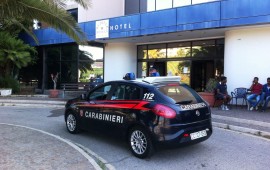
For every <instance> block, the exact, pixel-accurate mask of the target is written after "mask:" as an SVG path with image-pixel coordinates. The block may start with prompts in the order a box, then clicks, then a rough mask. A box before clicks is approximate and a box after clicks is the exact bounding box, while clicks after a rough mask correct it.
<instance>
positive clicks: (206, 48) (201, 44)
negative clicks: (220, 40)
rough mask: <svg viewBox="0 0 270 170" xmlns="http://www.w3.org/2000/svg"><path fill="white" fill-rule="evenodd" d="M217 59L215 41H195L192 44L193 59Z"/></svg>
mask: <svg viewBox="0 0 270 170" xmlns="http://www.w3.org/2000/svg"><path fill="white" fill-rule="evenodd" d="M204 56H207V57H215V56H216V45H215V40H206V41H195V42H193V43H192V57H204Z"/></svg>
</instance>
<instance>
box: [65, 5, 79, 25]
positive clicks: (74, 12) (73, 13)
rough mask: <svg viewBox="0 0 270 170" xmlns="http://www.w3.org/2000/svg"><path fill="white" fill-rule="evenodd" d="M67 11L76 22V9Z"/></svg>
mask: <svg viewBox="0 0 270 170" xmlns="http://www.w3.org/2000/svg"><path fill="white" fill-rule="evenodd" d="M67 11H68V12H69V13H70V14H71V15H72V17H73V18H74V19H75V21H76V22H78V8H76V9H69V10H67Z"/></svg>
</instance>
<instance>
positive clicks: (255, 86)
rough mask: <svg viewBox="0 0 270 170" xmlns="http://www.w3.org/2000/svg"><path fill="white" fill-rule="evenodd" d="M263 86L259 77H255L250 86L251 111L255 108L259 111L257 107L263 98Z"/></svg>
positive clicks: (249, 101)
mask: <svg viewBox="0 0 270 170" xmlns="http://www.w3.org/2000/svg"><path fill="white" fill-rule="evenodd" d="M262 87H263V86H262V84H261V83H259V78H258V77H254V79H253V82H252V85H251V86H250V88H249V89H250V91H251V94H250V95H249V96H248V97H247V101H248V103H249V104H250V106H251V107H250V110H253V109H254V108H256V110H258V107H257V105H258V104H259V103H260V101H261V100H260V96H261V92H262ZM254 99H256V102H255V101H254Z"/></svg>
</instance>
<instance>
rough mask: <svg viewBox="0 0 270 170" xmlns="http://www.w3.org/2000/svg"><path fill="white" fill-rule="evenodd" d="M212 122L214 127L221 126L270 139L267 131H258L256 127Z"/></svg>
mask: <svg viewBox="0 0 270 170" xmlns="http://www.w3.org/2000/svg"><path fill="white" fill-rule="evenodd" d="M212 124H213V126H214V127H218V128H222V129H229V130H232V131H236V132H242V133H247V134H252V135H256V136H260V137H263V138H266V139H270V133H269V132H265V131H260V130H257V129H251V128H245V127H240V126H234V125H229V124H225V123H217V122H212Z"/></svg>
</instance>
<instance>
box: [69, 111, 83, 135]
mask: <svg viewBox="0 0 270 170" xmlns="http://www.w3.org/2000/svg"><path fill="white" fill-rule="evenodd" d="M66 119H67V120H66V126H67V130H68V132H69V133H72V134H75V133H78V132H79V131H80V129H79V124H78V119H77V117H76V116H75V114H74V113H72V112H69V113H68V114H67V118H66Z"/></svg>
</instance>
